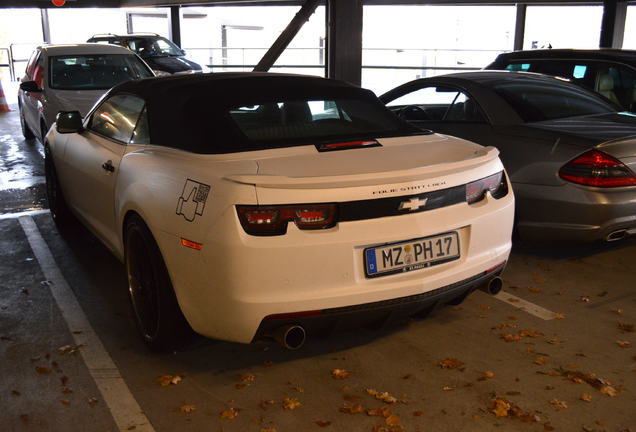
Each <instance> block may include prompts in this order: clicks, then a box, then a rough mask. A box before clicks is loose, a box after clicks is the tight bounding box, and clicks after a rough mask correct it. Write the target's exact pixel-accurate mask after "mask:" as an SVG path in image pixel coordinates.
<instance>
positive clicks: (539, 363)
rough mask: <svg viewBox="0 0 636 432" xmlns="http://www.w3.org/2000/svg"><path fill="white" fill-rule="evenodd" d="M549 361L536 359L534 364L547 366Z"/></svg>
mask: <svg viewBox="0 0 636 432" xmlns="http://www.w3.org/2000/svg"><path fill="white" fill-rule="evenodd" d="M547 362H548V361H547V360H546V359H545V358H544V357H537V358H536V359H534V361H533V363H534V364H537V365H544V364H546V363H547Z"/></svg>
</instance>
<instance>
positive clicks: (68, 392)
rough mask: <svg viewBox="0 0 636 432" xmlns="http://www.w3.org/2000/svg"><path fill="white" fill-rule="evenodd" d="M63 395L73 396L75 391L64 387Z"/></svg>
mask: <svg viewBox="0 0 636 432" xmlns="http://www.w3.org/2000/svg"><path fill="white" fill-rule="evenodd" d="M62 393H64V394H71V393H73V390H71V389H70V388H68V387H64V388H62Z"/></svg>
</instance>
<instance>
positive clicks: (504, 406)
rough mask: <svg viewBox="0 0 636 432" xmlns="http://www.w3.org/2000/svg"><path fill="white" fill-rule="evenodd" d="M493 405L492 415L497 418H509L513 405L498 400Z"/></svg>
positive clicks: (503, 400)
mask: <svg viewBox="0 0 636 432" xmlns="http://www.w3.org/2000/svg"><path fill="white" fill-rule="evenodd" d="M493 405H494V406H493V407H492V409H491V410H490V412H491V413H493V414H494V415H495V416H497V417H508V412H509V411H510V408H511V405H510V403H509V402H508V401H507V400H505V399H501V398H497V399H495V400H494V401H493Z"/></svg>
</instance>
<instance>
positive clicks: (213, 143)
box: [45, 73, 514, 349]
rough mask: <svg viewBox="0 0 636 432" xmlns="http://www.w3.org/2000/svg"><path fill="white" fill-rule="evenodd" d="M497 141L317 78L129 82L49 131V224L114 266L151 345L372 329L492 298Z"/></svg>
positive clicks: (504, 220) (299, 338) (504, 202)
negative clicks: (446, 128)
mask: <svg viewBox="0 0 636 432" xmlns="http://www.w3.org/2000/svg"><path fill="white" fill-rule="evenodd" d="M498 155H499V152H498V151H497V149H495V148H494V147H482V146H480V145H477V144H474V143H471V142H468V141H465V140H462V139H459V138H453V137H446V136H440V135H437V134H433V133H430V132H429V133H427V132H423V131H421V130H419V129H417V128H415V127H413V126H411V125H409V124H408V123H406V122H404V121H401V120H400V119H398V118H397V117H396V116H395V115H393V114H392V113H391V112H390V111H389V110H388V109H387V108H386V107H385V106H384V105H383V104H382V103H381V102H380V101H379V100H378V99H377V98H376V97H375V96H374V95H373V94H372V93H371V92H370V91H368V90H363V89H360V88H357V87H354V86H352V85H348V84H346V83H344V82H339V81H333V80H326V79H323V78H317V77H303V76H292V75H278V74H258V73H225V74H223V73H219V74H197V75H189V76H171V77H165V78H163V77H162V78H151V79H145V80H138V81H129V82H126V83H124V84H120V85H119V86H117V87H114V88H113V89H111V90H110V91H109V92H108V93H107V94H106V96H105V97H104V98H103V99H102V100H101V101H100V102H98V104H97V105H96V106H95V107H94V108H93V109H92V110H91V111H90V112H89V113H88V114H87V116H86V117H85V118H84V119H82V118H81V116H80V115H79V113H78V112H77V111H74V112H66V113H60V114H59V115H58V120H57V124H56V127H55V128H52V129H51V131H50V132H49V134H48V135H47V140H46V144H45V170H46V177H47V193H48V197H49V205H50V208H51V214H52V215H53V217H54V219H55V220H56V222H57V223H58V226H63V225H64V219H65V218H66V221H67V222H70V221H72V220H73V219H72V218H69V215H70V213H69V212H71V213H72V214H74V215H75V216H77V217H78V218H79V219H80V220H81V221H82V222H84V224H85V225H86V226H87V227H88V228H89V229H91V230H92V231H93V232H94V233H95V234H96V235H97V236H98V237H99V238H100V239H101V240H102V242H103V243H104V244H105V245H106V246H107V247H109V248H110V249H111V250H112V251H113V252H114V253H115V255H116V256H117V257H119V258H121V259H122V260H123V261H124V262H125V264H126V268H127V272H128V281H129V287H128V289H129V293H130V299H131V303H132V306H133V312H134V316H135V318H136V321H137V325H138V327H139V330H140V332H141V335H142V337H143V338H144V340H145V341H146V343H147V344H148V346H149V347H151V348H153V349H166V348H169V347H171V346H173V344H174V343H178V342H179V341H181V340H182V336H181V335H182V334H183V335H187V332H186V331H184V330H187V328H188V326H190V327H192V329H194V330H195V331H196V332H198V333H200V334H202V335H205V336H208V337H212V338H216V339H223V340H229V341H236V342H244V343H247V342H250V341H252V340H254V339H255V338H260V337H264V336H271V337H273V338H275V339H278V340H279V341H281V342H282V343H283V345H284V346H286V347H288V348H299V347H300V346H301V345H302V344H303V341H304V340H305V333H307V334H308V335H313V334H315V333H320V332H323V331H328V330H329V329H334V328H335V327H336V326H338V328H343V327H355V328H357V327H359V326H360V325H364V324H365V323H366V324H369V325H372V324H379V323H383V322H386V321H388V320H393V319H397V318H400V317H408V316H411V315H414V314H418V315H424V314H426V313H428V312H430V311H431V310H433V309H435V308H437V307H439V306H443V305H445V304H448V303H454V304H455V303H458V302H461V301H462V300H463V299H464V298H465V297H466V296H467V295H468V294H470V293H471V292H472V291H474V290H475V289H477V288H488V290H489V291H490V292H491V293H493V292H495V291H497V290H498V289H500V287H501V279H499V277H498V276H499V274H500V273H501V272H502V271H503V268H504V267H505V264H506V262H507V260H508V256H509V253H510V248H511V233H512V224H513V217H514V196H513V194H512V192H511V191H510V187H509V182H508V179H507V176H506V173H505V171H504V169H503V165H502V164H501V161H500V160H499V156H498Z"/></svg>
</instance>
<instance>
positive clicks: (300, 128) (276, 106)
mask: <svg viewBox="0 0 636 432" xmlns="http://www.w3.org/2000/svg"><path fill="white" fill-rule="evenodd" d="M229 115H230V117H231V118H232V120H233V121H234V122H235V124H236V125H237V126H238V128H239V129H240V131H241V132H242V133H243V134H245V136H246V137H247V138H248V139H249V140H250V141H254V142H261V141H269V142H275V141H282V142H285V141H286V140H289V139H301V140H306V139H320V138H325V137H335V136H338V137H340V136H354V135H375V134H381V135H384V134H387V133H394V132H395V131H396V130H397V129H398V128H399V124H398V122H397V121H396V119H395V118H393V116H391V115H389V114H388V113H387V112H386V110H384V109H381V107H378V106H375V105H373V104H369V103H368V102H366V101H363V100H356V99H337V100H286V101H274V102H267V103H263V104H260V105H252V106H239V107H235V108H232V109H230V110H229Z"/></svg>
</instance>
